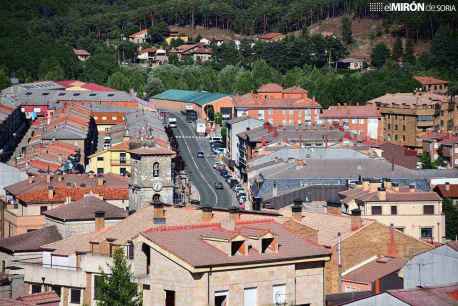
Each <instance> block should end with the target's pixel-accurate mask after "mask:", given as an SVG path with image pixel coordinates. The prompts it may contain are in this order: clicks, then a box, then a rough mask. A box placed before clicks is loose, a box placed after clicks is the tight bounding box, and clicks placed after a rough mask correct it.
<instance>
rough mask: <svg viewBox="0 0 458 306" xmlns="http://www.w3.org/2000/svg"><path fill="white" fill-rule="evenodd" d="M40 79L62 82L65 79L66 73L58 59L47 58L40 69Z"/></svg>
mask: <svg viewBox="0 0 458 306" xmlns="http://www.w3.org/2000/svg"><path fill="white" fill-rule="evenodd" d="M38 77H39V79H40V80H53V81H55V80H62V79H64V78H65V72H64V69H62V66H61V65H60V63H59V62H58V61H57V59H56V58H53V57H52V58H50V59H47V58H45V59H43V60H42V61H41V63H40V66H39V68H38Z"/></svg>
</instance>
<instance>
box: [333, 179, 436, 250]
mask: <svg viewBox="0 0 458 306" xmlns="http://www.w3.org/2000/svg"><path fill="white" fill-rule="evenodd" d="M339 194H340V196H342V203H343V209H344V211H346V212H348V213H351V214H356V215H358V214H361V216H363V217H367V218H371V219H374V220H376V221H378V222H380V223H382V224H385V225H387V226H393V227H394V228H396V229H397V230H399V231H402V232H404V233H406V234H408V235H410V236H412V237H415V238H417V239H421V240H423V241H427V242H430V243H441V242H443V240H444V236H445V216H444V214H443V213H442V199H441V198H440V197H439V195H437V193H435V192H432V191H420V190H417V189H416V188H415V185H410V186H409V187H399V185H398V184H396V183H391V181H390V180H384V181H383V182H380V180H371V181H369V180H363V181H362V182H361V181H359V182H357V183H356V184H355V186H354V187H353V188H351V189H349V190H347V191H342V192H340V193H339Z"/></svg>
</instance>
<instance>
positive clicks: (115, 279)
mask: <svg viewBox="0 0 458 306" xmlns="http://www.w3.org/2000/svg"><path fill="white" fill-rule="evenodd" d="M110 269H111V275H108V274H106V273H104V272H103V271H102V277H101V279H100V282H99V285H100V290H99V291H98V292H96V294H97V300H98V302H97V305H98V306H141V305H142V295H141V293H139V292H138V288H137V284H135V283H133V282H132V279H133V274H132V272H131V271H130V265H129V263H128V262H127V258H126V256H125V255H124V252H123V250H122V249H121V248H118V249H116V250H115V251H114V253H113V265H112V266H110Z"/></svg>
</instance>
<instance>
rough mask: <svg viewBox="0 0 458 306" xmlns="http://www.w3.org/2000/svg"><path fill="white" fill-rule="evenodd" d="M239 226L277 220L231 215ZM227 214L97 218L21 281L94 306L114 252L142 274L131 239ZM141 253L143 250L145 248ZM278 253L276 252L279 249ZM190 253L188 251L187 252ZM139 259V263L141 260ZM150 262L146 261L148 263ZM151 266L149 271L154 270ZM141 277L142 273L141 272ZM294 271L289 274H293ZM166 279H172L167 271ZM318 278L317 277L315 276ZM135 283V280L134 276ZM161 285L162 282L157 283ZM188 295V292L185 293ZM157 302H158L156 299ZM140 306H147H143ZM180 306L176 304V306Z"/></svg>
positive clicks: (161, 210) (53, 248)
mask: <svg viewBox="0 0 458 306" xmlns="http://www.w3.org/2000/svg"><path fill="white" fill-rule="evenodd" d="M233 213H234V214H237V218H238V219H239V220H241V222H244V221H250V220H260V219H265V218H266V217H267V218H269V217H273V216H275V215H276V214H266V213H259V212H258V213H255V212H233ZM229 216H230V212H228V211H227V210H223V209H219V210H216V209H214V210H212V209H211V208H210V207H207V208H202V209H200V208H194V207H173V206H169V205H164V204H162V203H154V205H153V204H152V205H149V206H146V207H144V208H141V209H139V210H137V211H136V212H135V213H133V214H131V215H129V216H128V217H127V218H125V219H124V220H122V221H120V222H119V223H117V224H115V225H113V226H110V227H108V226H107V224H106V223H105V222H104V218H102V217H100V218H99V222H98V226H97V228H96V231H93V232H89V233H85V234H79V235H73V236H70V237H68V238H66V239H63V240H60V241H56V242H54V243H50V244H48V245H44V246H43V247H42V249H43V250H44V251H43V257H42V260H41V261H40V262H39V263H37V262H36V261H35V262H34V261H24V262H23V264H24V267H25V268H24V269H25V271H24V281H25V283H26V284H28V291H29V292H40V291H47V290H51V289H53V290H54V289H55V290H56V292H59V293H60V298H61V305H63V306H68V305H88V306H95V305H97V292H98V290H99V289H98V288H99V287H98V279H99V276H100V269H103V270H104V271H105V272H106V273H108V272H109V270H108V267H107V264H111V263H112V259H111V254H112V251H113V250H114V249H116V248H123V249H124V250H125V254H126V256H127V257H128V261H129V263H130V264H131V265H132V268H133V271H137V269H138V270H141V269H144V268H145V264H144V263H143V264H142V265H141V266H139V267H137V262H138V261H137V259H139V258H140V257H142V256H144V255H143V254H144V253H143V251H142V247H141V246H140V250H139V249H137V247H138V244H137V245H135V244H134V243H133V241H134V238H135V237H136V236H138V235H139V234H140V233H141V232H143V231H145V230H147V229H149V228H157V227H163V226H176V225H183V226H184V227H186V225H202V224H211V223H220V222H221V221H222V220H226V219H228V218H229ZM145 248H146V246H145ZM280 248H281V247H280ZM189 249H190V250H192V248H191V247H190V248H189ZM143 258H144V257H143ZM151 259H152V258H150V260H151ZM152 263H153V261H151V269H153V266H154V265H155V264H156V263H155V262H154V265H153V264H152ZM143 271H144V272H145V273H146V271H145V270H143ZM293 271H294V270H293ZM165 273H166V274H165V275H166V276H167V277H173V273H170V271H166V272H165ZM319 275H322V273H321V274H319ZM136 278H137V279H136V280H135V281H136V282H139V279H140V275H138V274H137V276H136ZM161 279H162V277H161ZM153 287H154V286H153V285H152V284H150V289H148V286H144V287H142V288H143V292H144V296H145V298H146V297H147V296H149V294H148V293H147V290H151V289H153ZM188 294H189V291H188ZM157 298H159V297H157ZM144 305H151V304H148V303H144ZM177 305H180V304H177Z"/></svg>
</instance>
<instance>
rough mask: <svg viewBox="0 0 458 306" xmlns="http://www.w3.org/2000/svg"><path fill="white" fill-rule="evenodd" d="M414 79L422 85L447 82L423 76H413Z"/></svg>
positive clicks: (446, 82)
mask: <svg viewBox="0 0 458 306" xmlns="http://www.w3.org/2000/svg"><path fill="white" fill-rule="evenodd" d="M414 79H415V80H417V81H418V82H420V83H421V84H422V85H443V84H448V81H444V80H440V79H436V78H433V77H423V76H415V77H414Z"/></svg>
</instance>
